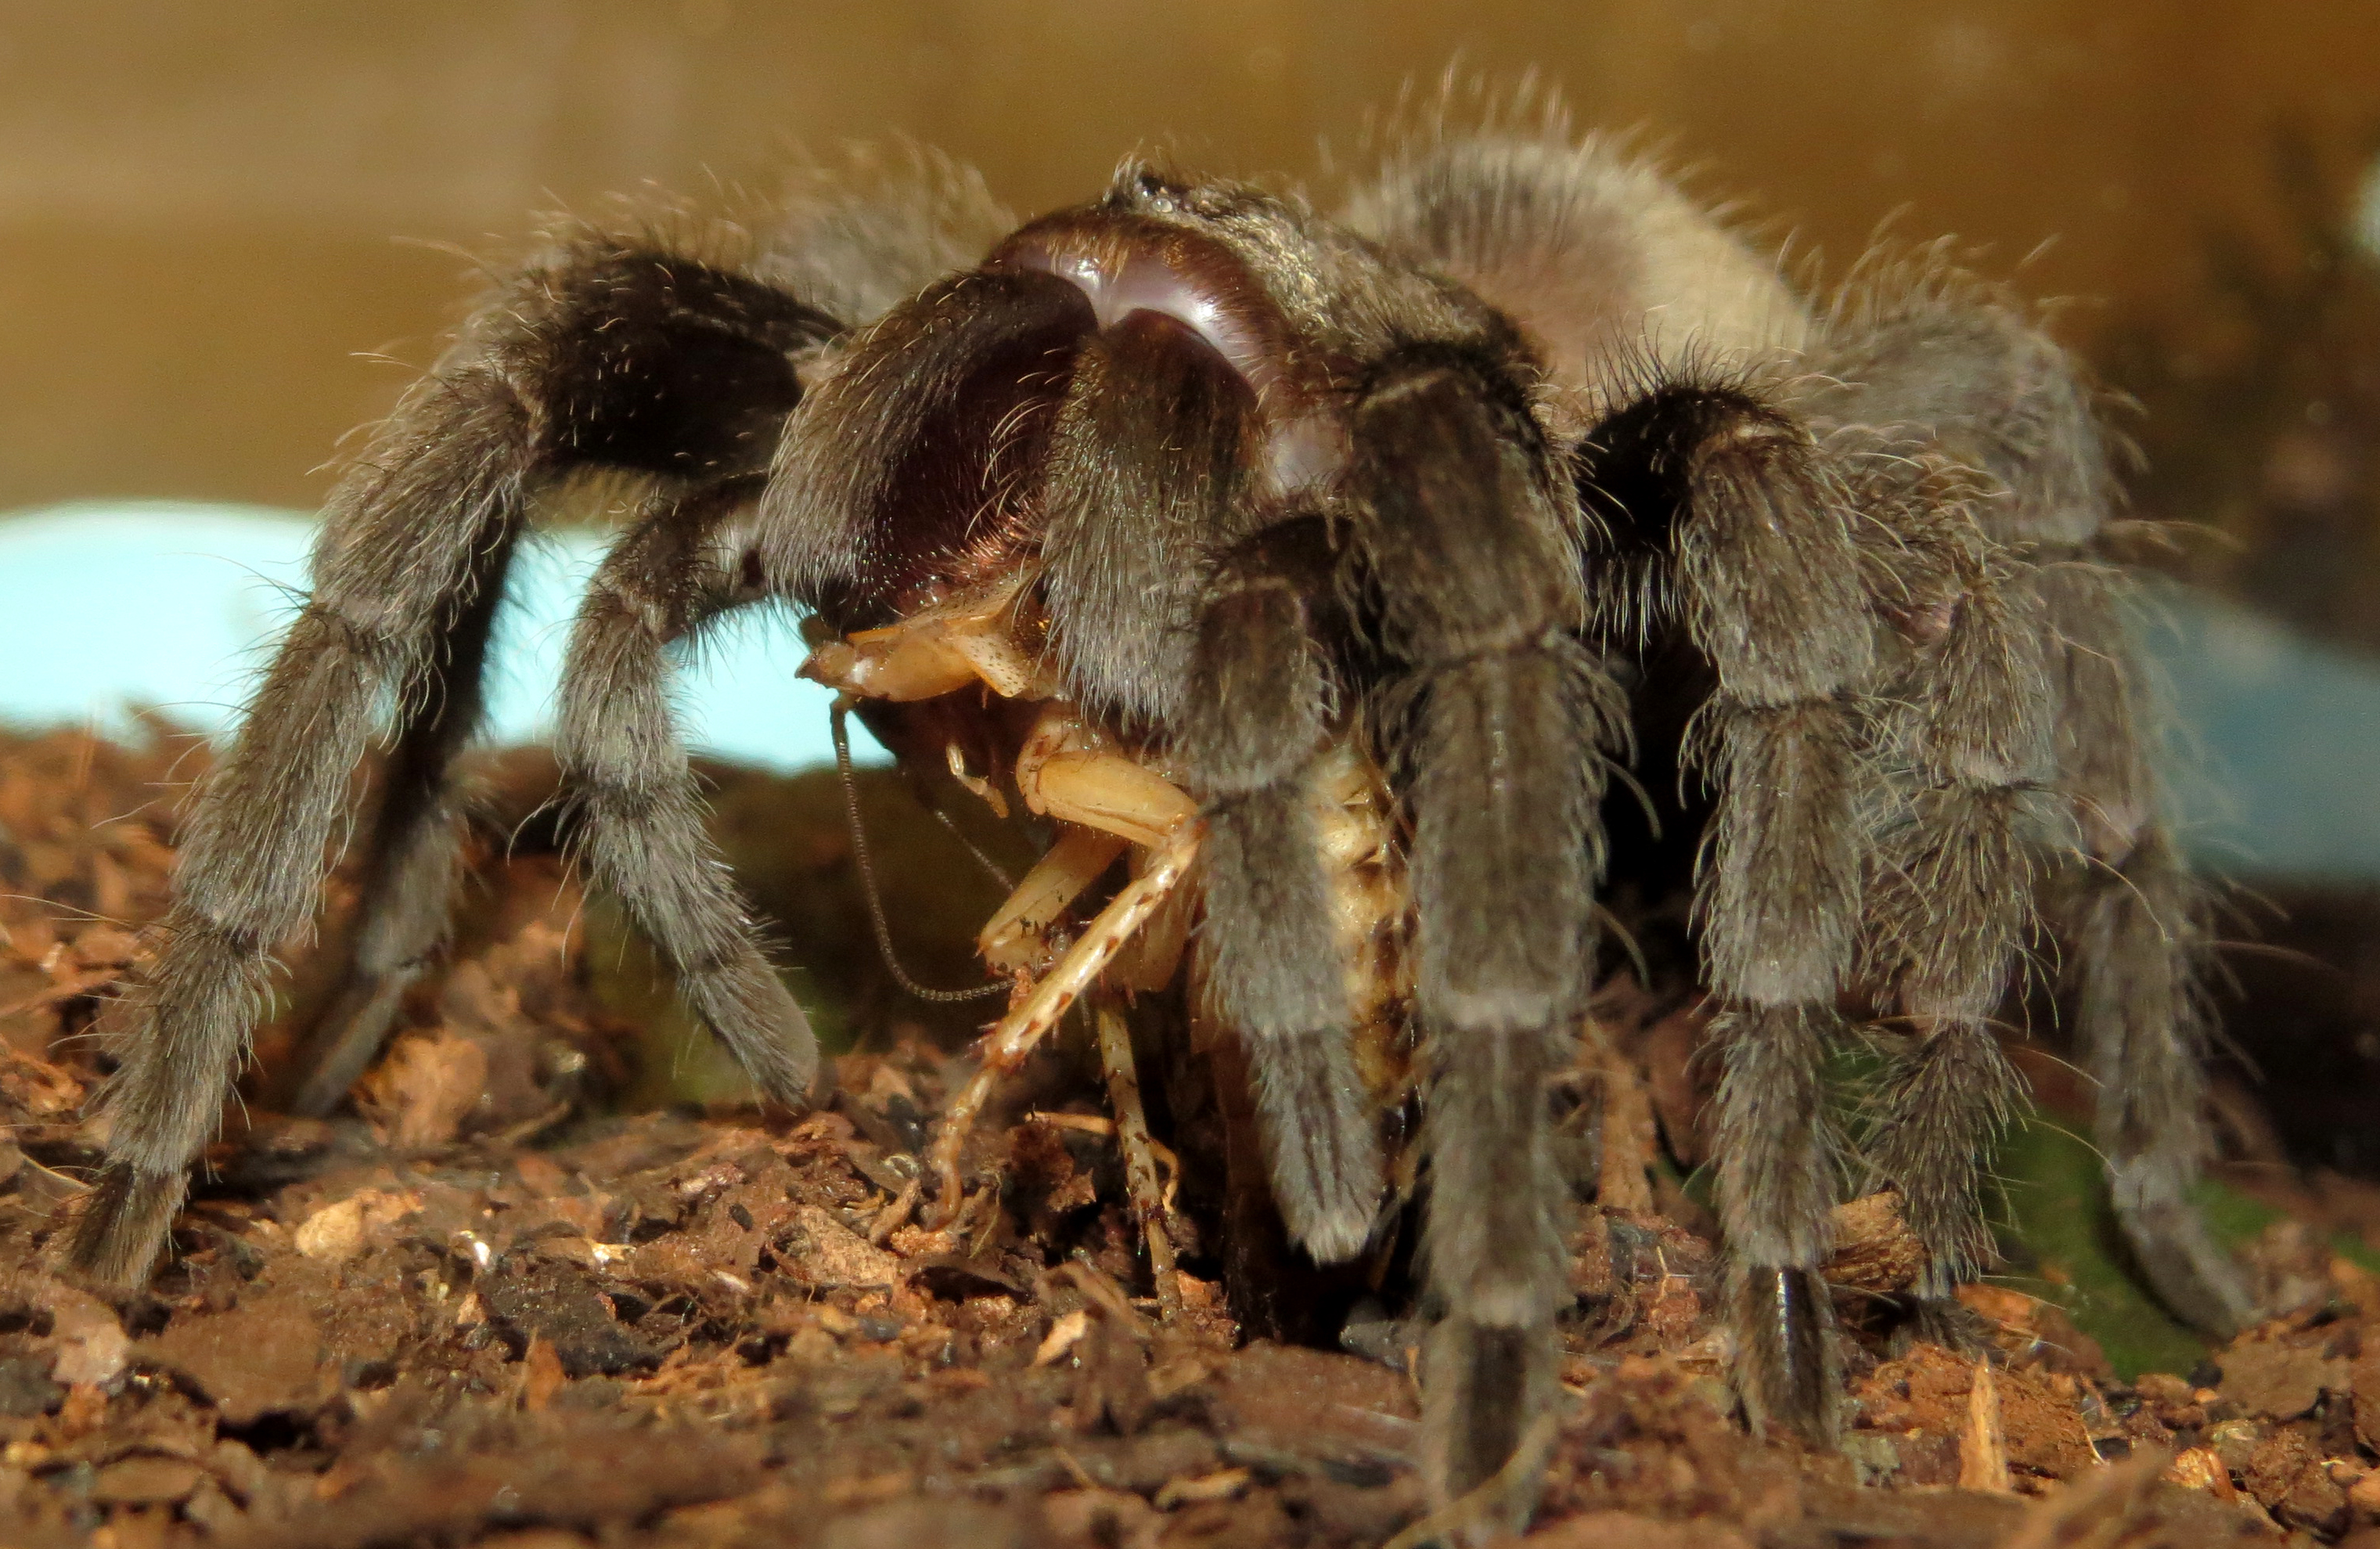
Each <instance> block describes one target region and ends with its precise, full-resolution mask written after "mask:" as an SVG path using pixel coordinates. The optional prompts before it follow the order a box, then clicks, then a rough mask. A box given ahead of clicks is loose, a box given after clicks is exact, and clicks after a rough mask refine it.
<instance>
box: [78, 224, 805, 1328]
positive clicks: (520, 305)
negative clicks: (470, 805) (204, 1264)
mask: <svg viewBox="0 0 2380 1549" xmlns="http://www.w3.org/2000/svg"><path fill="white" fill-rule="evenodd" d="M835 326H836V325H835V324H834V323H833V322H832V320H831V319H828V318H825V317H823V316H821V315H820V314H819V313H818V312H816V311H812V310H810V309H808V308H806V307H804V306H802V305H800V304H799V303H798V302H796V301H795V300H794V299H792V298H791V297H788V296H786V295H785V294H783V292H781V291H778V290H776V289H774V288H773V287H769V286H766V285H763V284H760V283H759V282H757V281H754V280H751V279H748V278H747V277H745V276H742V275H738V274H733V273H731V272H728V271H725V270H722V269H719V268H717V267H714V266H712V265H709V264H706V263H702V262H697V261H694V260H690V259H687V258H685V257H684V256H683V255H680V254H676V253H673V252H670V251H668V250H663V249H661V248H659V247H657V246H655V245H653V244H650V243H644V242H638V241H633V240H625V239H620V238H610V237H605V236H601V235H596V234H589V233H579V234H575V235H573V236H572V237H570V238H568V239H566V240H565V241H563V242H562V243H560V244H559V245H558V246H557V247H556V248H555V250H553V252H552V253H550V254H549V255H548V256H547V257H545V258H544V259H542V260H540V262H537V263H534V264H531V265H528V266H527V267H525V268H524V269H522V270H521V271H519V272H518V273H517V274H515V275H514V276H513V277H512V278H511V279H510V280H509V281H508V282H507V283H506V285H505V286H504V287H502V288H501V289H500V290H499V291H498V293H497V294H496V296H495V297H494V298H493V299H491V300H490V301H489V303H488V304H487V305H486V306H484V307H483V308H482V309H481V310H480V312H479V313H478V315H477V316H476V317H475V318H474V319H473V321H472V323H470V324H469V326H468V328H467V329H466V330H465V333H464V335H463V337H462V339H461V340H460V341H459V342H458V343H457V345H456V346H455V348H454V350H452V351H451V352H450V353H449V356H448V358H447V360H445V361H444V362H443V363H442V364H441V365H440V367H439V368H438V369H437V370H436V371H435V372H432V373H431V376H430V377H429V378H428V379H426V380H425V381H424V382H423V383H422V384H420V385H419V387H417V388H416V389H415V390H414V391H413V392H412V393H411V394H410V395H408V396H407V399H406V401H405V403H404V404H403V405H401V406H400V408H399V409H398V410H397V413H396V415H395V417H394V418H393V419H392V420H391V421H390V423H389V425H388V426H387V428H386V429H385V431H384V432H383V434H382V436H381V438H380V440H379V441H378V443H377V444H376V445H375V447H374V450H373V452H372V454H371V455H370V457H368V458H367V459H366V460H365V461H363V462H362V463H360V464H359V465H358V467H357V468H356V469H355V470H353V471H352V472H351V473H349V474H348V476H347V477H346V478H345V479H344V480H342V482H340V485H339V487H338V489H337V490H336V491H335V492H334V494H333V496H332V499H331V503H330V506H329V507H328V509H327V510H326V512H325V517H324V527H323V533H322V539H321V540H320V541H319V542H318V543H317V544H316V546H315V552H314V557H313V579H314V592H313V595H312V597H311V598H310V600H309V602H308V604H307V605H306V608H305V610H304V611H303V612H302V613H301V614H300V616H298V619H297V622H296V623H295V624H294V625H293V626H292V627H291V628H290V631H289V633H288V635H287V636H286V637H285V639H284V640H283V642H282V645H281V647H280V650H279V652H278V653H277V654H276V656H275V657H274V659H273V665H272V667H271V668H270V669H269V670H268V671H267V673H266V675H265V677H264V681H263V683H262V684H261V686H260V688H259V689H257V692H256V695H255V697H254V699H253V700H252V701H251V702H250V707H249V715H248V718H247V720H246V721H245V722H244V724H243V725H242V727H241V730H240V733H239V735H238V737H237V739H236V740H235V741H234V743H233V745H232V747H231V749H230V750H229V751H228V752H227V753H226V754H225V758H224V760H223V762H221V764H220V765H219V766H218V767H217V769H216V770H215V772H214V773H213V775H211V776H210V778H209V779H208V781H207V782H206V784H205V785H204V786H203V787H201V789H200V793H199V796H198V799H197V801H196V804H195V806H194V807H193V809H192V813H191V819H190V823H189V827H188V834H187V836H186V839H185V842H184V846H183V850H182V858H181V865H180V869H179V871H178V872H177V873H176V896H175V902H174V905H173V908H172V909H171V910H170V911H169V912H168V914H167V916H166V919H165V921H164V926H163V929H162V935H163V937H164V940H163V945H162V947H161V950H160V952H159V954H158V956H157V957H156V959H155V961H154V962H153V963H152V965H151V966H150V967H149V968H148V969H147V970H144V971H143V972H142V973H141V974H140V976H139V978H138V979H137V980H136V982H134V983H133V985H132V986H131V987H130V988H129V990H128V994H127V996H126V1002H125V1006H126V1018H127V1022H126V1025H125V1027H124V1028H123V1029H122V1031H121V1035H120V1036H119V1037H118V1039H117V1040H116V1043H117V1047H118V1049H119V1050H120V1053H121V1057H122V1063H121V1065H120V1066H119V1067H118V1068H117V1071H116V1073H115V1076H114V1077H113V1078H112V1079H111V1080H110V1081H109V1084H108V1086H107V1088H106V1090H105V1092H104V1094H103V1102H104V1104H105V1108H106V1112H107V1114H108V1115H109V1117H110V1128H109V1149H108V1160H107V1163H106V1165H105V1166H104V1167H103V1169H102V1171H101V1174H100V1176H99V1178H98V1179H97V1181H96V1184H95V1186H94V1188H93V1189H92V1190H91V1194H90V1195H89V1197H88V1198H87V1199H86V1201H84V1204H83V1207H82V1210H81V1213H80V1214H79V1217H78V1219H77V1221H76V1222H75V1225H74V1226H73V1229H72V1231H71V1232H70V1233H69V1234H68V1235H67V1241H66V1246H65V1258H66V1262H67V1266H68V1267H69V1268H70V1269H72V1270H75V1271H77V1272H79V1273H81V1274H83V1275H89V1276H91V1277H92V1278H94V1279H99V1280H103V1281H106V1282H109V1283H112V1284H116V1285H131V1284H135V1283H137V1282H139V1281H140V1279H141V1278H143V1277H144V1276H145V1275H147V1274H148V1271H149V1268H150V1266H151V1264H152V1262H154V1260H155V1257H156V1254H157V1251H158V1250H159V1249H160V1247H161V1246H162V1245H163V1243H164V1235H165V1230H166V1228H167V1226H169V1225H170V1224H171V1221H172V1219H173V1215H174V1213H175V1210H176V1207H177V1206H178V1204H179V1202H180V1201H181V1198H182V1195H183V1192H184V1189H185V1188H186V1185H187V1178H186V1169H187V1168H188V1165H189V1163H190V1161H191V1160H192V1159H193V1158H194V1157H195V1156H196V1155H197V1153H198V1152H199V1151H200V1148H201V1147H202V1146H203V1145H204V1144H205V1142H206V1140H207V1137H208V1136H209V1135H210V1134H212V1132H213V1129H214V1128H215V1125H216V1123H217V1121H218V1119H219V1117H220V1115H221V1112H222V1107H223V1103H224V1099H225V1095H226V1092H227V1091H228V1089H229V1085H230V1080H231V1077H232V1075H233V1072H234V1070H235V1068H236V1067H237V1065H238V1063H239V1061H240V1058H241V1056H242V1055H243V1053H244V1051H245V1049H246V1047H247V1043H248V1036H249V1027H250V1024H251V1023H252V1022H253V1020H254V1018H255V1016H256V1014H257V1010H258V1008H259V1006H260V1005H261V998H262V994H263V990H264V986H265V982H266V978H267V976H268V973H269V971H270V968H271V954H272V953H273V950H274V949H275V948H276V947H277V946H279V945H281V944H282V943H283V942H284V941H285V940H286V939H287V938H289V937H290V936H292V935H293V934H294V933H297V931H298V930H299V928H300V927H302V926H303V925H304V924H305V923H306V921H307V920H308V919H309V917H310V914H311V912H312V909H313V906H314V902H315V898H316V894H317V891H318V889H319V887H320V885H321V883H322V875H323V872H324V871H325V869H326V867H327V865H328V862H329V850H330V848H331V838H332V835H333V833H334V828H335V826H336V823H337V820H338V817H339V815H340V812H341V810H342V807H343V804H344V802H345V800H346V787H347V782H348V777H349V775H350V774H351V772H352V771H353V769H354V766H355V764H356V763H357V762H358V760H359V759H360V758H361V757H362V754H363V750H364V747H365V744H366V741H367V740H368V738H370V735H371V733H372V731H373V729H374V728H375V726H376V724H377V723H378V722H379V720H380V718H381V714H382V711H383V705H384V703H385V702H386V701H388V700H389V699H390V698H392V697H393V698H394V699H395V701H396V703H397V704H398V705H399V707H400V712H401V721H402V726H403V729H402V731H401V732H400V756H399V758H398V760H397V761H396V762H395V765H394V766H393V769H392V780H391V785H390V788H389V790H388V793H387V795H386V797H385V798H384V799H383V818H382V821H381V823H380V824H379V828H378V832H377V835H376V838H375V846H376V851H375V857H374V860H372V862H371V864H370V867H369V868H368V872H367V874H368V875H369V876H370V877H372V878H374V879H375V880H376V882H377V883H378V884H381V887H380V891H379V892H378V894H377V895H376V896H370V897H368V898H367V899H366V900H365V913H364V918H363V919H362V920H361V921H359V923H358V932H357V940H358V960H357V962H356V964H355V967H354V970H353V972H352V975H351V979H350V984H351V989H350V990H349V992H348V994H346V996H345V997H344V1002H343V1004H344V1005H345V1006H353V1007H355V1008H356V1010H357V1013H358V1021H357V1023H356V1024H354V1031H353V1033H352V1034H351V1035H343V1034H342V1033H341V1032H339V1031H336V1030H334V1031H331V1032H330V1033H329V1035H328V1039H329V1043H330V1044H331V1045H332V1048H333V1055H332V1057H333V1058H334V1059H335V1060H337V1061H338V1062H339V1063H342V1064H352V1063H355V1062H356V1061H357V1060H358V1058H359V1057H365V1056H367V1055H368V1053H369V1049H370V1045H372V1044H374V1043H377V1041H378V1039H379V1037H380V1036H381V1034H382V1033H383V1032H384V1031H385V1017H384V1013H385V1011H386V1009H387V1008H388V1007H390V1006H393V1004H394V996H395V985H396V982H397V981H399V980H401V979H402V978H403V977H404V975H405V974H406V973H407V972H408V971H410V965H412V964H414V963H417V962H418V961H419V958H420V957H421V956H422V955H423V954H424V953H426V952H427V951H428V950H429V949H430V947H431V945H433V944H434V942H435V940H436V937H437V934H438V932H439V928H440V926H441V924H442V922H443V921H442V916H443V909H442V908H440V907H438V906H440V905H443V885H444V883H445V880H446V879H447V878H449V877H450V876H451V870H452V865H453V861H452V847H453V844H454V837H453V829H452V822H451V818H450V817H449V815H448V814H449V810H450V806H451V790H450V787H448V785H447V769H446V764H447V762H448V761H449V760H450V759H451V756H452V754H453V752H454V751H455V749H456V748H457V747H458V746H459V745H460V743H461V742H462V741H463V740H464V738H465V737H466V736H467V735H468V730H469V727H470V726H471V724H472V722H473V720H474V718H475V717H474V714H473V708H472V707H473V704H474V701H475V700H476V697H477V683H476V674H477V671H478V668H479V665H480V647H481V644H482V631H483V630H484V628H485V610H486V607H487V606H488V605H489V599H490V598H491V596H492V593H493V592H495V591H497V590H498V589H500V588H501V586H502V582H503V564H504V557H505V556H506V555H509V553H510V552H511V550H512V547H513V544H514V542H515V539H516V535H517V533H518V531H519V530H520V528H521V527H522V525H523V524H524V523H525V522H526V520H527V519H528V508H529V505H530V502H531V499H532V497H533V496H534V494H536V493H538V492H539V491H540V489H542V488H544V487H546V486H548V485H550V484H552V483H553V482H557V481H559V480H561V479H563V478H565V477H566V476H567V475H569V474H570V473H572V472H575V471H577V470H582V469H586V468H590V467H598V466H601V467H609V468H614V469H620V470H630V471H633V472H636V473H639V474H643V475H647V476H660V477H664V478H669V477H682V476H686V475H689V474H697V475H699V474H707V473H710V472H714V471H717V470H724V469H733V468H735V467H738V466H744V465H748V464H750V463H751V462H753V461H755V460H756V459H762V458H765V457H766V456H767V452H768V448H769V445H771V442H772V440H773V437H774V434H775V432H776V429H777V427H778V426H779V424H780V423H781V422H782V421H783V416H784V413H785V411H786V410H787V409H789V408H790V407H791V406H792V404H793V402H794V401H795V398H796V397H797V396H799V386H798V384H797V383H796V381H795V374H794V370H793V365H792V360H791V356H792V354H793V353H794V352H795V351H797V350H799V349H802V348H808V347H810V346H813V345H815V344H816V343H818V342H819V341H820V340H822V339H824V338H825V337H827V336H828V335H831V334H832V333H833V332H834V331H835ZM375 1023H378V1024H380V1025H378V1026H377V1027H375V1026H374V1025H373V1024H375ZM358 1051H362V1054H361V1055H359V1054H358ZM318 1093H319V1086H318V1089H317V1094H318Z"/></svg>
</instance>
